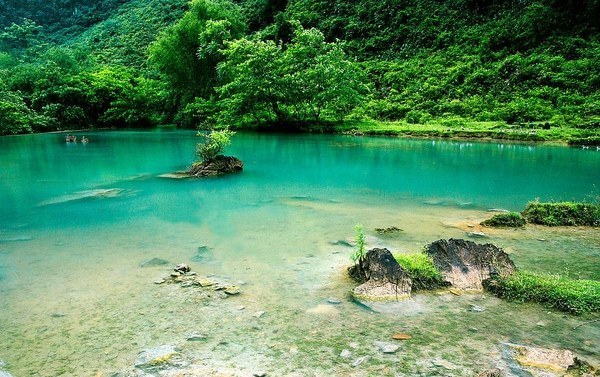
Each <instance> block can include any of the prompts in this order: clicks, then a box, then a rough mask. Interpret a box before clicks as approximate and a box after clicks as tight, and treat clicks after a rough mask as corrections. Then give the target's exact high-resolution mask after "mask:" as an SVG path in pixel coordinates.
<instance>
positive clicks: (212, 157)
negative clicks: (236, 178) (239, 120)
mask: <svg viewBox="0 0 600 377" xmlns="http://www.w3.org/2000/svg"><path fill="white" fill-rule="evenodd" d="M233 135H235V132H234V131H231V130H229V129H223V130H212V131H210V132H209V133H206V134H204V142H202V143H198V144H197V145H196V154H197V156H198V157H199V161H196V162H194V164H192V167H191V168H190V169H189V170H188V171H187V174H189V175H192V176H195V177H207V176H215V175H222V174H228V173H235V172H239V171H242V169H243V168H244V163H243V162H242V161H241V160H240V159H238V158H236V157H233V156H224V155H223V154H222V153H223V151H224V150H225V148H226V147H227V146H229V145H230V144H231V137H232V136H233Z"/></svg>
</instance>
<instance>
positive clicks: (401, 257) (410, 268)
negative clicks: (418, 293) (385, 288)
mask: <svg viewBox="0 0 600 377" xmlns="http://www.w3.org/2000/svg"><path fill="white" fill-rule="evenodd" d="M394 257H395V258H396V260H397V261H398V264H400V266H401V267H402V268H403V269H404V270H406V272H407V273H408V276H410V278H411V279H412V281H413V289H417V290H418V289H434V288H437V287H440V286H441V285H442V277H441V275H440V272H439V271H438V270H437V269H436V268H435V266H434V265H433V259H431V257H430V256H428V255H426V254H423V253H414V254H397V255H394Z"/></svg>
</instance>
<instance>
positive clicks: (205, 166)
mask: <svg viewBox="0 0 600 377" xmlns="http://www.w3.org/2000/svg"><path fill="white" fill-rule="evenodd" d="M243 169H244V163H243V162H242V161H241V160H240V159H238V158H235V157H232V156H223V155H219V156H217V157H215V158H214V159H212V160H210V161H204V162H199V163H195V164H194V165H192V167H191V168H190V169H189V170H188V171H187V172H186V174H187V175H190V176H194V177H214V176H217V175H223V174H230V173H237V172H240V171H242V170H243Z"/></svg>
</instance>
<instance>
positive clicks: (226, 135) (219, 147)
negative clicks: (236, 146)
mask: <svg viewBox="0 0 600 377" xmlns="http://www.w3.org/2000/svg"><path fill="white" fill-rule="evenodd" d="M233 135H235V132H233V131H230V130H227V129H225V130H220V131H211V132H210V133H208V134H206V135H204V143H198V145H197V146H196V153H197V154H198V157H200V159H201V160H202V161H203V162H209V161H212V160H214V159H215V158H216V157H217V156H218V155H220V154H221V153H222V152H223V151H224V150H225V148H226V147H227V146H228V145H229V144H231V137H232V136H233Z"/></svg>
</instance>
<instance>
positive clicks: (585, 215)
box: [523, 202, 600, 226]
mask: <svg viewBox="0 0 600 377" xmlns="http://www.w3.org/2000/svg"><path fill="white" fill-rule="evenodd" d="M523 217H524V218H525V220H527V221H528V222H530V223H533V224H540V225H547V226H600V205H597V204H587V203H571V202H563V203H539V202H530V203H529V204H528V205H527V207H526V208H525V210H524V211H523Z"/></svg>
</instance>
